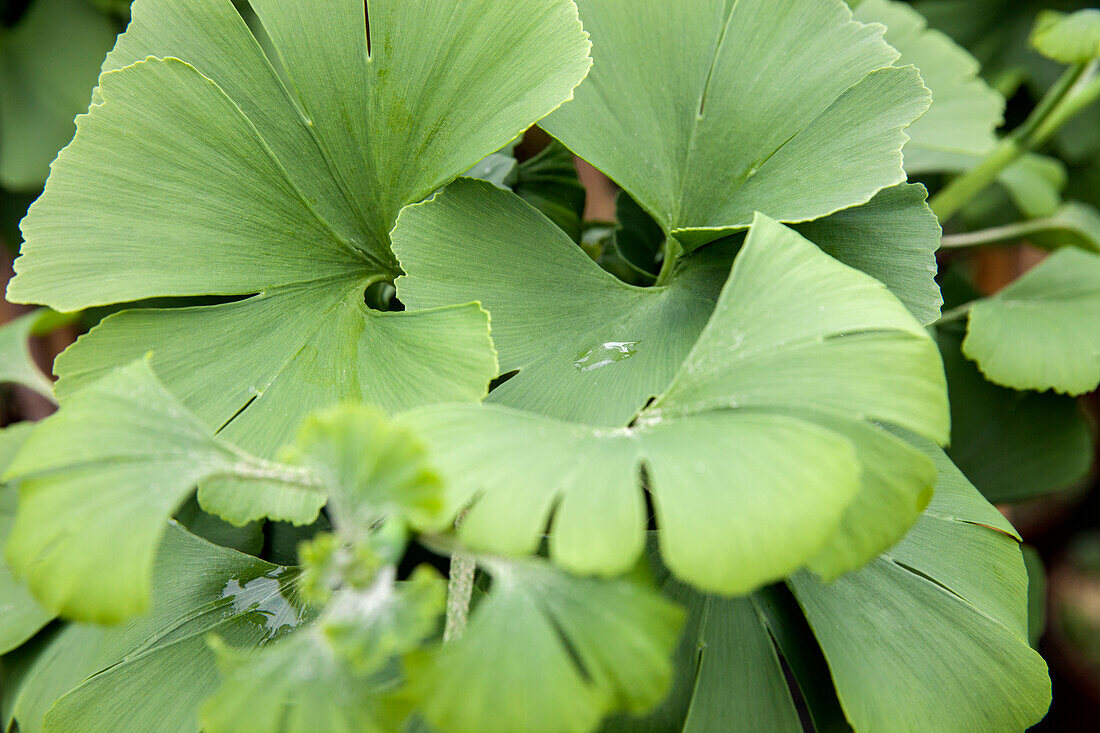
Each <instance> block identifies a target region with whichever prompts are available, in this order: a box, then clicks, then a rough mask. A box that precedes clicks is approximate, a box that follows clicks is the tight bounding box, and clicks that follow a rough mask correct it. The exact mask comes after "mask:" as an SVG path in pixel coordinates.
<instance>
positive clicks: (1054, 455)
mask: <svg viewBox="0 0 1100 733" xmlns="http://www.w3.org/2000/svg"><path fill="white" fill-rule="evenodd" d="M937 338H938V341H939V344H940V351H941V353H942V355H943V363H944V367H945V368H946V371H947V385H948V392H949V394H950V395H951V447H950V448H949V449H948V451H947V452H948V455H950V456H951V460H953V461H954V462H955V463H956V465H958V467H959V468H960V469H962V472H963V473H964V474H966V477H967V478H968V479H969V480H970V481H971V482H972V483H973V484H974V485H975V486H977V487H978V490H980V491H981V492H982V494H983V495H984V496H985V497H986V498H987V499H989V500H990V501H992V502H1005V501H1021V500H1024V499H1029V498H1031V497H1034V496H1038V495H1040V494H1045V493H1048V492H1051V491H1055V490H1057V489H1064V488H1067V487H1069V486H1071V485H1072V484H1074V483H1075V482H1077V481H1080V480H1081V479H1082V478H1084V477H1085V475H1086V474H1087V473H1088V471H1089V467H1090V466H1091V465H1092V459H1093V444H1092V435H1091V433H1090V432H1089V427H1088V424H1087V423H1086V421H1085V417H1084V415H1083V414H1082V412H1081V409H1080V407H1079V406H1078V405H1077V401H1076V400H1074V399H1073V398H1071V397H1066V396H1064V395H1055V394H1050V393H1042V394H1041V393H1038V392H1016V391H1014V390H1010V389H1004V388H1003V387H998V386H996V385H993V384H990V383H989V382H987V381H986V380H985V379H984V378H983V377H982V375H981V373H980V372H979V371H978V369H977V367H975V365H974V364H973V362H970V361H967V360H966V359H965V358H963V355H962V353H961V352H960V351H959V348H960V346H961V344H962V339H963V334H962V332H961V329H959V331H958V332H956V331H955V330H953V329H948V328H946V327H944V328H940V329H939V332H938V335H937Z"/></svg>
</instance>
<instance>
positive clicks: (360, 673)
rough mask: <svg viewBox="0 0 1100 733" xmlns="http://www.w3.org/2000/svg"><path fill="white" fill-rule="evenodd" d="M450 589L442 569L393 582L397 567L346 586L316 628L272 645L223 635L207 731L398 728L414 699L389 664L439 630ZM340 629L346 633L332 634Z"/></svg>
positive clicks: (385, 732)
mask: <svg viewBox="0 0 1100 733" xmlns="http://www.w3.org/2000/svg"><path fill="white" fill-rule="evenodd" d="M445 596H446V591H445V587H444V584H443V583H442V581H441V579H440V577H439V575H438V573H435V572H434V571H431V570H429V569H428V568H427V567H421V568H418V569H417V571H415V572H414V573H413V575H412V577H411V578H410V579H409V580H408V581H406V582H401V583H394V582H393V572H392V568H391V572H388V573H381V574H380V575H379V577H378V579H377V581H376V583H375V584H374V585H373V586H372V587H370V588H367V589H364V590H361V591H352V590H345V591H340V592H339V593H338V594H337V595H336V596H334V597H333V599H332V601H331V602H330V604H329V606H328V608H327V609H326V610H325V612H324V613H323V614H322V615H321V617H320V618H319V619H318V620H317V622H316V623H315V624H314V626H313V627H312V628H310V629H304V630H302V631H299V632H298V633H296V634H294V635H292V636H290V637H288V638H286V639H283V640H281V641H278V642H276V643H275V644H273V645H271V646H269V647H265V648H261V649H256V648H244V649H237V648H232V647H229V646H227V645H226V644H224V643H221V642H219V641H217V640H215V643H214V649H215V651H216V653H217V656H218V666H219V669H220V670H221V673H222V677H223V682H222V686H221V687H220V688H219V689H218V691H217V692H216V693H215V694H214V695H213V696H211V697H210V698H209V699H208V700H207V702H206V703H205V705H203V708H202V714H201V720H202V724H203V725H202V728H203V730H205V731H210V733H231V732H233V731H240V733H310V732H311V731H317V730H323V731H334V732H335V731H343V732H346V733H355V732H357V731H362V732H364V733H366V732H368V731H370V732H377V733H389V731H393V730H398V729H400V728H401V724H402V723H403V722H404V720H405V718H407V717H408V715H409V707H410V704H411V698H410V696H409V695H407V694H404V692H403V680H402V679H401V673H400V671H395V670H394V669H393V667H392V664H391V662H392V660H393V658H394V656H395V655H402V654H405V653H407V652H409V651H411V650H412V649H415V648H417V647H418V646H419V645H420V644H421V643H422V642H423V640H424V639H425V638H426V637H428V636H430V635H431V634H432V633H433V632H434V630H435V627H436V625H437V619H438V618H439V616H440V614H441V613H442V611H443V607H444V604H445ZM337 628H339V629H342V630H346V631H347V633H342V634H340V636H338V637H337V638H335V639H334V638H333V630H334V629H337ZM349 637H350V638H349ZM356 642H359V643H358V644H357V643H356ZM349 647H350V648H349ZM364 649H367V650H368V651H367V653H363V650H364Z"/></svg>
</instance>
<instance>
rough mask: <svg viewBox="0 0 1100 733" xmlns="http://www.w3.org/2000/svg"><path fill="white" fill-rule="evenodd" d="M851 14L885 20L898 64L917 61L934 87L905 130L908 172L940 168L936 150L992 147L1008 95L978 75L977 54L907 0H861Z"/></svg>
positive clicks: (864, 19) (871, 20)
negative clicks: (933, 24) (925, 106)
mask: <svg viewBox="0 0 1100 733" xmlns="http://www.w3.org/2000/svg"><path fill="white" fill-rule="evenodd" d="M853 15H854V17H855V19H856V20H858V21H861V22H864V23H876V22H877V23H882V24H883V25H885V26H886V34H885V36H884V38H885V39H886V42H887V43H889V44H890V45H891V46H893V47H894V48H896V49H897V50H898V51H899V52H900V53H901V57H900V58H899V59H898V60H897V62H896V63H897V65H899V66H901V65H905V64H913V65H914V66H916V67H917V68H918V69H919V70H920V75H921V79H923V80H924V83H925V85H927V87H928V88H929V89H930V90H931V91H932V106H931V107H930V108H929V109H928V111H927V112H926V113H925V114H924V115H923V116H921V118H920V119H919V120H917V121H916V122H914V123H913V124H912V125H911V126H910V127H909V128H908V129H906V131H905V134H906V135H908V136H909V138H910V139H909V142H908V143H906V145H905V150H904V153H905V170H906V171H907V172H908V173H909V174H910V175H913V174H915V173H924V172H929V171H935V170H938V167H937V165H936V162H935V161H936V156H935V155H934V153H936V152H940V151H961V152H967V153H974V154H978V155H983V154H985V153H988V152H990V151H991V150H992V149H993V147H994V146H995V145H996V144H997V136H996V134H995V133H994V131H995V130H996V129H997V128H998V127H999V126H1000V125H1001V122H1002V118H1003V113H1004V106H1005V100H1004V97H1002V96H1001V95H1000V94H999V93H997V92H995V91H994V90H993V89H991V88H990V87H989V86H988V85H987V84H986V83H985V82H984V81H983V80H982V79H981V77H980V76H979V75H978V72H979V70H980V65H979V63H978V61H977V59H975V58H974V57H973V56H971V55H970V53H969V52H967V51H966V49H964V48H962V47H961V46H959V45H957V44H956V43H955V42H954V41H952V40H951V39H950V38H949V37H948V36H946V35H945V34H943V33H941V32H940V31H937V30H933V29H930V28H928V21H926V20H925V19H924V17H923V16H922V15H921V14H920V13H918V12H917V11H916V10H914V9H913V8H912V7H911V6H909V5H907V4H905V3H901V2H897V1H896V0H863V2H861V3H859V5H858V6H857V7H856V8H855V10H854V11H853ZM930 153H931V154H930Z"/></svg>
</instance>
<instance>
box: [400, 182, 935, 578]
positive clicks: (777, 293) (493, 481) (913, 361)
mask: <svg viewBox="0 0 1100 733" xmlns="http://www.w3.org/2000/svg"><path fill="white" fill-rule="evenodd" d="M482 189H484V190H488V189H487V187H485V186H482ZM439 200H440V199H436V201H439ZM434 206H435V203H434V202H433V203H432V204H426V205H424V206H421V207H417V209H416V210H419V211H420V212H431V211H432V209H433V207H434ZM414 211H415V210H414ZM490 215H491V211H490ZM402 221H403V222H404V221H405V215H403V217H402ZM438 221H448V219H447V218H446V217H441V218H440V220H433V219H432V218H431V217H430V216H427V214H425V216H424V217H423V219H422V220H420V221H418V226H420V227H421V229H420V230H419V234H420V236H419V237H418V239H419V241H421V242H422V243H424V244H425V245H426V244H427V243H429V242H432V243H433V246H431V247H425V251H424V252H420V251H417V253H416V257H417V258H419V259H418V265H417V267H424V266H425V263H426V262H430V261H431V260H430V257H431V256H433V255H430V254H428V253H430V252H438V251H440V250H439V248H438V247H436V246H434V242H435V241H439V240H441V239H442V241H446V238H447V236H449V235H446V234H443V233H445V232H448V231H449V230H448V229H446V228H445V227H442V226H439V224H438ZM433 227H434V228H433ZM397 231H398V232H400V231H401V227H400V226H399V227H398V230H397ZM433 235H434V236H433ZM519 241H522V239H521V240H519ZM398 251H399V253H400V255H401V257H402V261H403V262H405V261H406V260H407V259H408V257H407V255H408V254H409V250H408V248H406V247H399V250H398ZM563 255H564V251H563ZM528 256H529V257H532V258H534V257H540V256H541V257H543V258H544V262H547V263H549V264H545V265H544V267H546V270H547V272H549V273H551V274H552V275H554V274H557V273H565V272H569V273H570V277H573V274H572V272H571V271H575V270H576V269H579V268H575V267H571V266H570V265H568V264H567V265H566V266H565V267H562V268H558V269H557V270H555V269H554V268H553V267H552V266H551V265H552V263H553V262H554V254H553V253H552V252H551V253H550V254H549V255H546V254H542V253H540V252H539V251H537V250H536V251H534V252H532V253H530V255H528ZM578 256H581V257H583V255H580V253H578ZM566 262H568V261H566ZM498 264H500V263H498ZM503 264H504V266H503V267H502V269H501V272H502V273H514V272H516V270H515V269H512V268H510V267H507V262H505V263H503ZM589 265H590V266H591V263H589ZM407 266H408V265H407ZM688 266H689V267H690V266H691V265H690V264H689V265H688ZM566 268H569V269H566ZM414 269H415V268H414ZM593 270H594V267H593ZM582 271H583V270H582ZM596 274H599V275H600V276H601V277H604V275H603V274H602V273H599V271H598V270H596V271H595V273H594V274H592V275H590V278H592V279H595V278H596ZM471 275H472V276H475V277H479V278H492V277H497V276H494V275H491V274H489V275H483V274H480V273H478V272H474V273H472V274H471ZM559 276H561V275H559ZM499 277H504V275H500V276H499ZM510 277H511V279H512V281H513V282H512V289H513V290H515V289H517V285H519V287H518V290H520V291H521V296H524V297H525V296H526V293H525V292H523V287H522V284H517V283H516V282H515V281H516V278H515V276H514V275H510ZM461 280H462V278H461V277H460V276H459V277H454V278H450V279H449V280H445V281H444V282H452V283H456V284H455V285H454V286H453V288H454V289H459V288H461V287H462V286H461ZM413 282H414V281H413V279H412V278H410V284H412V283H413ZM491 284H492V283H490V285H491ZM605 287H606V290H607V291H608V292H609V296H608V300H611V299H612V298H615V299H621V300H622V301H626V302H627V304H628V307H626V308H623V310H624V311H625V313H624V314H623V315H617V314H616V315H609V314H612V313H614V311H613V310H611V309H610V308H604V309H599V308H593V307H592V303H591V301H589V302H588V305H589V309H590V312H591V315H589V314H588V313H587V312H585V311H583V310H581V309H579V308H577V309H576V310H573V311H570V310H568V307H569V306H566V307H565V308H562V309H561V310H560V311H558V312H555V311H553V310H551V311H545V310H540V308H541V306H540V305H538V304H536V305H533V306H532V305H531V304H530V301H528V300H525V299H519V298H517V300H516V301H515V302H514V303H513V302H511V301H510V300H508V296H507V294H506V293H507V292H508V290H507V289H505V288H498V292H500V293H501V296H500V297H501V301H499V302H502V303H505V304H506V308H511V309H512V310H510V311H509V310H507V309H501V308H500V307H499V306H498V305H497V304H495V303H493V302H489V303H487V305H488V307H490V308H492V309H494V312H496V311H497V310H503V317H502V318H501V320H502V324H501V326H500V329H501V332H502V337H501V342H502V346H501V348H502V355H503V356H504V359H505V365H506V366H507V365H509V363H510V362H509V359H510V358H512V356H511V354H510V353H509V352H508V350H507V349H508V347H509V344H511V343H513V342H511V341H510V340H509V338H508V331H507V329H508V328H509V324H511V328H513V329H517V328H518V327H523V328H526V329H528V331H527V333H528V334H530V333H531V332H532V331H531V330H530V329H532V328H534V327H537V325H536V324H546V325H547V326H551V325H552V326H554V328H553V329H550V328H547V329H546V330H547V332H548V334H549V333H553V334H554V335H555V337H556V338H558V339H559V342H558V343H557V344H555V345H551V346H549V347H548V345H547V343H546V342H545V341H543V342H540V341H537V340H532V342H531V343H530V344H529V345H524V348H526V349H529V350H530V351H531V353H534V352H535V351H536V350H538V353H541V354H543V355H548V356H544V357H543V361H542V362H540V363H537V364H535V365H534V369H536V370H538V369H544V372H543V373H544V374H552V375H553V377H554V378H553V379H552V380H551V379H549V378H544V382H543V383H544V390H545V394H544V395H542V396H536V398H535V400H532V399H531V398H530V397H529V395H530V394H531V393H532V391H531V390H530V389H528V390H526V391H524V392H512V393H511V394H509V393H508V391H507V390H506V389H503V390H497V391H495V392H494V393H493V394H494V395H497V394H498V393H500V392H503V393H504V394H503V396H502V397H499V398H498V400H499V401H501V402H504V403H505V404H507V405H509V407H504V406H499V405H492V406H488V407H463V406H448V407H440V408H429V409H425V410H422V411H415V412H413V413H411V414H410V417H409V418H408V419H410V420H411V421H412V422H413V423H414V424H416V425H417V426H418V427H419V428H420V429H421V431H422V434H423V435H425V436H426V438H427V440H428V443H429V446H430V447H431V448H432V449H433V455H435V456H437V461H438V466H439V468H440V470H441V471H442V472H443V473H444V475H445V478H446V479H447V490H448V500H449V502H448V503H449V509H450V511H451V512H452V513H453V512H455V511H457V510H458V509H459V508H461V507H463V506H465V505H466V504H467V503H468V502H470V501H471V500H475V499H476V503H475V504H474V505H473V507H472V508H471V509H470V511H469V513H468V514H467V516H466V518H465V519H464V521H463V524H462V526H461V528H460V534H461V536H462V537H463V538H464V539H465V540H466V541H468V542H470V543H472V544H473V545H474V546H477V547H481V548H485V549H488V550H492V551H496V552H502V553H525V552H530V551H532V550H533V549H535V547H536V546H537V544H538V541H539V538H540V536H541V533H542V531H543V529H544V528H545V527H546V525H547V523H548V521H549V519H550V517H551V515H553V522H552V527H551V533H550V550H551V554H552V556H553V557H554V559H555V560H556V561H557V562H559V563H561V564H563V565H565V566H566V567H568V568H571V569H573V570H577V571H580V572H600V573H608V574H613V573H617V572H622V571H624V570H625V569H627V568H629V567H630V566H631V565H632V564H633V563H634V561H635V560H636V559H637V557H638V555H639V553H640V552H641V549H642V542H643V535H644V528H645V515H644V502H643V499H642V495H641V491H640V490H639V478H640V475H639V472H640V470H641V465H642V464H643V463H644V465H645V474H646V477H647V486H648V488H649V489H650V491H651V492H652V495H653V502H654V506H655V509H656V512H657V522H658V525H659V526H660V528H661V530H662V531H661V542H662V545H661V549H662V556H663V559H664V561H665V563H666V564H667V565H668V566H669V567H670V568H671V569H672V571H673V572H674V573H675V574H677V575H678V576H679V577H681V578H684V579H686V580H688V581H690V582H692V583H693V584H696V585H698V586H700V587H703V588H708V589H714V590H717V591H721V592H724V593H735V592H746V591H749V590H752V589H753V588H755V587H757V586H759V585H760V584H761V583H764V582H767V581H770V580H775V579H778V578H782V577H784V576H785V575H787V574H788V573H790V572H792V571H793V570H795V569H796V568H798V567H802V566H804V565H806V564H810V565H811V566H812V567H814V568H815V569H816V570H818V571H819V572H822V573H823V574H825V575H828V576H832V575H834V574H836V573H839V572H843V571H844V570H847V569H850V568H852V567H857V566H858V565H859V564H861V563H862V562H865V561H866V560H867V559H869V558H870V557H873V556H874V555H875V554H877V553H878V552H879V551H881V550H882V549H884V547H885V546H888V545H889V544H890V543H891V542H893V541H895V540H896V539H897V538H898V537H900V536H901V534H902V533H903V532H904V531H905V529H906V528H908V526H909V525H910V524H911V523H912V522H913V521H915V519H916V517H917V515H918V514H919V512H920V510H921V509H922V508H923V505H924V502H926V501H927V492H928V489H929V488H930V486H931V485H932V480H933V478H934V475H933V473H932V470H931V466H930V464H928V463H927V461H926V460H925V459H923V458H921V457H920V456H919V455H915V452H914V451H913V449H911V448H909V447H907V446H906V445H904V444H903V443H901V442H900V441H897V440H896V439H894V438H893V437H891V436H888V435H885V434H883V433H881V431H879V430H878V429H877V428H875V427H872V426H871V425H869V424H867V423H866V422H864V420H866V419H874V420H880V421H883V422H887V423H896V424H899V425H903V426H908V427H910V428H911V429H913V430H916V431H917V432H920V433H922V434H926V435H929V436H932V437H934V438H935V439H937V440H939V441H945V440H946V433H947V419H946V410H947V408H946V404H945V397H944V383H943V372H942V366H941V365H940V362H939V357H938V356H937V354H936V351H935V347H934V345H933V344H932V342H931V341H930V340H929V339H928V337H927V335H926V334H925V333H924V331H923V329H922V328H921V327H920V326H919V325H918V324H917V323H916V321H915V320H914V319H913V318H912V317H911V316H910V315H909V314H908V313H907V312H906V311H905V309H904V307H903V306H902V305H901V304H900V303H899V302H898V301H897V300H896V299H894V298H893V297H892V296H891V295H890V294H889V293H888V291H887V290H886V289H885V288H884V287H883V286H882V285H881V284H879V283H877V282H875V281H873V280H871V279H870V278H869V277H867V276H866V275H863V274H862V273H859V272H857V271H855V270H852V269H850V268H847V267H845V266H844V265H841V264H839V263H838V262H836V261H835V260H833V259H832V258H830V257H828V256H827V255H825V254H823V253H822V252H821V251H820V250H819V249H818V248H816V247H815V246H813V245H812V244H811V243H809V242H808V241H806V240H805V239H803V238H802V237H800V236H798V235H797V234H796V233H794V232H792V231H790V230H788V229H786V228H785V227H782V226H781V225H778V224H776V223H775V222H773V221H771V220H769V219H767V218H765V217H759V218H758V219H757V223H756V224H755V225H754V227H753V229H752V231H751V233H750V234H749V237H748V238H747V240H746V242H745V244H744V245H743V247H742V249H741V252H740V254H739V255H738V259H737V261H736V264H735V265H734V269H733V272H732V274H731V275H730V277H729V281H728V282H727V284H726V286H725V288H724V290H723V292H722V294H721V297H720V298H719V301H718V304H717V306H716V308H715V310H714V314H713V316H711V318H710V320H709V321H708V322H707V323H706V325H705V327H702V328H701V335H699V337H698V339H697V341H696V343H695V344H694V346H693V347H692V348H691V350H690V353H689V354H688V355H687V356H686V358H681V363H680V364H679V365H678V368H676V367H675V366H673V365H667V366H665V367H664V369H666V370H667V371H664V372H663V376H664V379H665V384H664V385H660V384H658V383H657V381H656V379H655V378H654V375H653V374H652V369H649V370H644V369H637V370H635V371H634V372H633V373H634V374H635V375H637V376H636V377H635V378H634V379H633V380H631V379H627V378H623V377H622V376H620V378H619V379H618V380H615V379H613V375H615V374H616V373H618V372H621V371H622V370H628V369H630V367H631V364H632V363H635V362H642V363H649V364H658V365H660V364H661V363H662V360H669V359H671V356H672V355H671V354H669V353H668V347H667V346H666V345H665V342H662V341H661V340H660V339H662V338H663V339H666V342H667V339H670V338H675V339H682V338H685V337H686V336H685V335H683V334H681V333H680V332H679V328H678V327H679V326H680V324H679V323H676V324H675V326H676V327H675V328H674V327H673V326H672V325H669V326H667V327H665V326H661V327H660V328H659V329H654V331H655V332H654V338H653V341H652V342H649V343H651V344H652V346H650V345H649V343H647V341H646V337H644V336H643V337H641V338H639V337H638V336H636V335H634V334H635V333H636V331H635V330H628V329H640V328H641V327H642V326H643V325H645V326H648V327H649V328H652V323H651V322H652V321H654V317H653V316H652V315H651V314H645V313H644V311H643V316H648V318H646V317H643V318H640V319H638V321H640V322H641V323H640V324H639V323H638V322H636V321H635V320H634V319H636V318H638V317H637V315H636V314H637V312H638V310H637V308H636V303H638V302H639V301H641V302H646V301H645V300H643V299H650V300H649V302H655V303H657V307H664V306H665V303H666V302H668V300H671V299H672V298H674V297H683V295H681V294H678V293H675V290H674V288H671V287H670V288H664V289H661V288H657V289H651V290H642V289H638V288H631V287H629V286H626V285H624V284H622V283H618V281H614V280H611V279H608V282H607V284H606V286H605ZM452 292H453V290H452V291H451V292H448V291H447V290H444V291H443V292H441V293H439V292H437V293H436V295H435V297H440V298H444V299H445V298H447V297H450V296H451V293H452ZM563 300H564V296H563ZM611 302H612V303H614V300H611ZM525 307H526V308H528V310H526V312H525V311H524V310H522V309H523V308H525ZM612 307H614V306H612ZM509 316H510V318H509ZM647 321H648V322H647ZM495 322H496V321H494V323H495ZM570 327H573V328H577V331H574V332H573V334H572V340H573V342H572V344H567V343H562V341H564V340H565V336H566V335H568V333H569V332H568V331H567V330H566V329H567V328H570ZM697 328H698V327H697ZM513 333H515V331H513ZM627 341H636V342H637V343H634V344H632V346H631V348H636V350H637V355H635V356H630V357H629V358H616V356H615V353H622V352H621V351H619V350H618V349H617V347H616V346H615V345H616V344H622V343H623V342H627ZM589 343H595V344H597V345H599V344H604V345H605V346H606V345H608V344H610V346H607V347H606V348H605V351H606V352H607V353H606V354H601V355H599V357H598V358H593V357H590V356H588V355H586V352H584V350H583V349H584V346H585V345H587V344H589ZM578 344H579V345H580V347H581V351H580V352H577V351H573V350H572V349H575V348H577V345H578ZM570 347H572V348H570ZM646 348H651V349H652V350H653V353H652V354H651V355H650V356H649V357H647V358H644V357H643V353H644V349H646ZM612 352H615V353H612ZM520 353H521V354H522V352H520ZM551 360H555V361H556V362H557V363H551V364H549V368H546V367H544V364H545V363H546V362H550V361H551ZM601 362H603V363H601ZM590 365H591V366H593V367H595V368H592V369H588V368H587V367H589V366H590ZM516 366H519V367H520V369H521V371H520V374H519V375H517V376H516V377H514V378H513V379H512V380H511V381H510V382H507V383H505V388H507V386H508V384H510V383H511V382H515V381H517V380H520V379H521V378H522V377H523V370H524V368H525V367H526V365H525V364H523V363H522V362H520V363H519V364H516ZM563 367H564V368H563ZM551 368H552V369H554V370H555V371H554V372H550V371H549V369H551ZM643 380H644V381H643ZM578 384H580V385H582V389H578V388H577V385H578ZM821 384H828V385H830V387H829V389H828V390H822V389H820V385H821ZM627 390H630V392H627ZM654 394H660V395H661V396H660V397H658V398H657V399H656V401H655V402H654V403H653V404H652V405H651V406H649V407H647V408H645V409H644V410H641V412H640V413H637V417H636V419H635V420H633V421H631V408H632V410H633V411H635V412H636V411H637V410H639V409H640V408H641V407H643V405H644V404H645V401H646V398H647V397H648V396H649V395H654ZM626 396H629V398H630V399H629V400H628V399H626ZM552 398H553V399H554V400H556V401H552ZM609 406H610V408H611V409H609ZM516 407H522V408H526V409H527V410H529V411H528V412H524V411H520V410H518V409H515V408H516ZM612 410H614V411H612ZM536 413H544V414H536ZM547 415H548V416H547ZM628 422H630V423H631V424H630V426H628V427H623V426H624V425H626V424H627V423H628ZM593 423H595V425H596V426H594V425H593ZM888 467H892V468H888ZM899 467H904V470H898V468H899ZM731 477H734V479H733V482H732V484H731ZM594 487H598V490H596V489H594ZM872 517H873V520H872Z"/></svg>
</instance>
